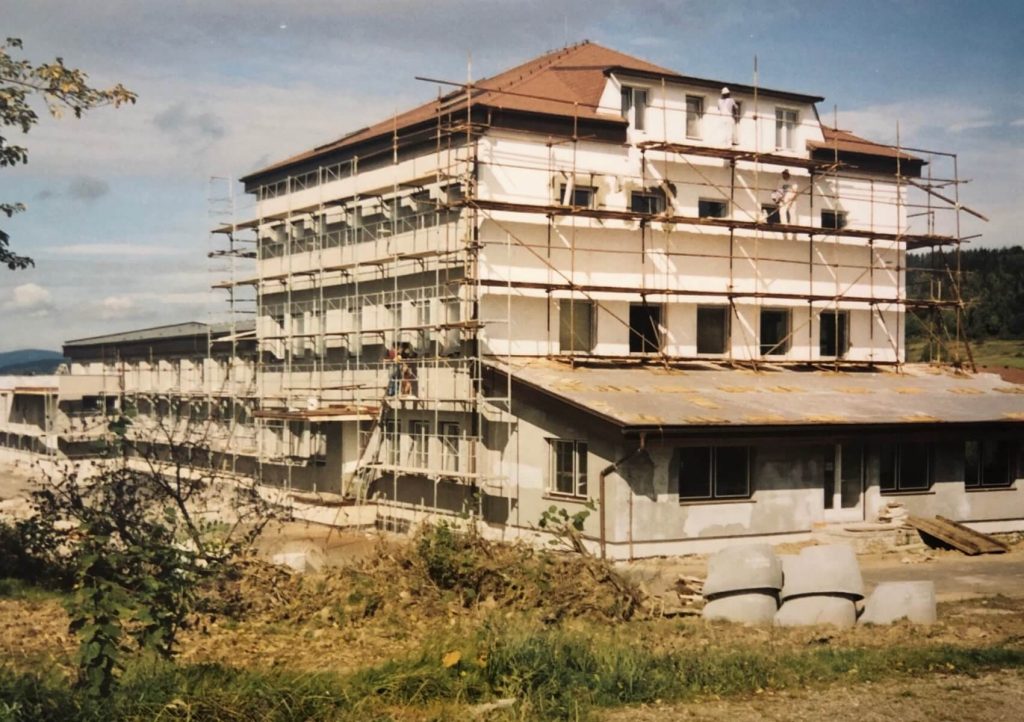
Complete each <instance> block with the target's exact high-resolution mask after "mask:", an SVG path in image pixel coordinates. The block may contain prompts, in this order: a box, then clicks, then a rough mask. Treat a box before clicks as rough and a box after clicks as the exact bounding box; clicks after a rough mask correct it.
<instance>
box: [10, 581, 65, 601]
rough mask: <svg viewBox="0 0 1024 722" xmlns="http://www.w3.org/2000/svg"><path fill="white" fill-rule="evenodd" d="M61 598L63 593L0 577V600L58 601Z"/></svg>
mask: <svg viewBox="0 0 1024 722" xmlns="http://www.w3.org/2000/svg"><path fill="white" fill-rule="evenodd" d="M63 596H64V593H63V592H60V591H58V590H55V589H50V588H47V587H41V586H39V585H36V584H32V583H31V582H26V581H24V580H22V579H13V578H10V577H0V599H25V600H36V599H60V598H62V597H63Z"/></svg>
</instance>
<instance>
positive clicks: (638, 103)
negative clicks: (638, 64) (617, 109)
mask: <svg viewBox="0 0 1024 722" xmlns="http://www.w3.org/2000/svg"><path fill="white" fill-rule="evenodd" d="M646 108H647V90H645V89H644V88H634V87H633V86H631V85H623V86H622V117H623V118H625V119H626V120H627V121H628V120H630V117H629V111H630V110H632V111H633V118H632V122H633V127H634V128H635V129H636V130H643V129H644V111H645V110H646Z"/></svg>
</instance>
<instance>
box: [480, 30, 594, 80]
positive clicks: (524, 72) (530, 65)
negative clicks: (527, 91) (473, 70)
mask: <svg viewBox="0 0 1024 722" xmlns="http://www.w3.org/2000/svg"><path fill="white" fill-rule="evenodd" d="M592 44H593V43H591V42H590V41H589V40H582V41H580V42H578V43H573V44H572V45H566V46H565V47H562V48H558V49H557V50H549V51H548V52H546V53H544V54H543V55H541V56H540V57H536V58H533V59H532V60H527V61H526V62H525V63H520V64H519V65H517V66H516V67H514V68H509V69H508V70H505V71H502V72H500V73H498V74H497V75H494V76H491V77H490V78H483V79H481V80H478V81H477V82H476V83H474V85H476V86H477V87H482V86H481V84H482V83H486V82H487V81H489V80H497V79H499V78H501V77H502V76H503V75H508V76H513V75H514V74H515V73H516V71H520V72H519V75H518V76H515V77H510V78H509V80H508V82H507V83H505V84H502V83H498V84H496V85H495V87H493V88H486V87H484V88H482V89H483V90H485V91H492V92H496V91H502V90H508V89H509V88H513V87H515V86H516V85H518V84H520V83H523V82H525V81H526V80H528V79H529V78H532V77H534V76H536V75H537V74H538V73H540V72H542V71H544V70H548V69H549V68H551V67H552V66H553V65H555V63H557V62H559V61H560V60H563V59H565V58H566V57H567V56H569V55H572V54H573V53H575V52H578V51H579V50H580V49H581V48H583V47H585V46H587V45H592Z"/></svg>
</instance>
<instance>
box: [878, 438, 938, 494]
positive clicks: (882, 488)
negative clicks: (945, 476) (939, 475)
mask: <svg viewBox="0 0 1024 722" xmlns="http://www.w3.org/2000/svg"><path fill="white" fill-rule="evenodd" d="M909 447H923V448H924V453H925V462H926V463H925V480H924V484H923V485H921V484H912V483H911V482H906V481H905V480H904V471H905V469H904V461H905V457H906V456H907V454H906V452H907V449H908V448H909ZM887 453H891V454H892V464H893V466H892V468H891V469H890V472H891V474H892V485H891V486H888V485H886V482H885V480H884V479H885V477H884V476H883V471H884V465H885V456H886V454H887ZM934 484H935V446H934V444H931V443H928V442H926V441H898V442H890V443H886V444H881V445H880V446H879V449H878V491H879V493H880V494H881V495H882V496H889V495H895V494H921V493H927V492H929V491H931V488H932V486H933V485H934Z"/></svg>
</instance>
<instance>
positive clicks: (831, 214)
mask: <svg viewBox="0 0 1024 722" xmlns="http://www.w3.org/2000/svg"><path fill="white" fill-rule="evenodd" d="M846 221H847V215H846V211H833V210H828V209H824V208H823V209H822V211H821V227H822V228H828V229H830V230H842V229H843V228H846Z"/></svg>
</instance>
